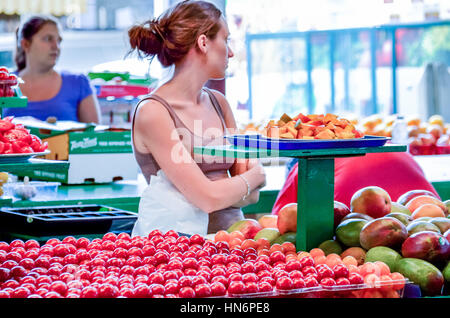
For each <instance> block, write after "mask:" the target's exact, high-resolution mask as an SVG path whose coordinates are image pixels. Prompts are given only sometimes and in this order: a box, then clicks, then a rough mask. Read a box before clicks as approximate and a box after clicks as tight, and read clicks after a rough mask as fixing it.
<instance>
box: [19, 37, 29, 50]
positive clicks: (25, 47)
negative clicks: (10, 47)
mask: <svg viewBox="0 0 450 318" xmlns="http://www.w3.org/2000/svg"><path fill="white" fill-rule="evenodd" d="M29 47H30V41H28V40H26V39H22V40H20V48H21V49H22V50H24V51H27V50H28V48H29Z"/></svg>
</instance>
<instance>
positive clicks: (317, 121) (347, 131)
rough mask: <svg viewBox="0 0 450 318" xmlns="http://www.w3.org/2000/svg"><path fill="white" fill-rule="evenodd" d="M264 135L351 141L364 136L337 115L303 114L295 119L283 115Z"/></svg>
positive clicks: (272, 123) (270, 122)
mask: <svg viewBox="0 0 450 318" xmlns="http://www.w3.org/2000/svg"><path fill="white" fill-rule="evenodd" d="M262 134H263V135H265V136H267V137H270V138H285V139H349V138H361V137H363V136H364V134H363V133H362V132H361V131H359V130H358V129H356V127H355V126H354V124H352V123H351V122H350V121H349V120H347V119H344V118H339V117H338V116H337V115H333V114H326V115H323V114H320V115H317V114H311V115H303V114H302V113H299V114H298V115H297V116H295V117H294V118H291V117H290V116H288V115H286V114H283V116H282V117H281V118H280V120H278V122H275V120H270V121H269V122H268V123H267V125H266V126H265V128H264V129H263V131H262Z"/></svg>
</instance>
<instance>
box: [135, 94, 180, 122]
mask: <svg viewBox="0 0 450 318" xmlns="http://www.w3.org/2000/svg"><path fill="white" fill-rule="evenodd" d="M149 99H153V100H156V101H157V102H159V103H160V104H161V105H163V106H164V107H165V108H166V109H167V111H168V112H169V115H170V117H172V120H173V121H174V124H175V127H179V126H180V125H181V126H184V124H183V122H182V121H181V120H180V118H179V117H178V116H177V113H176V112H175V111H174V110H173V108H172V106H170V104H169V103H168V102H167V101H166V100H165V99H164V98H162V97H160V96H158V95H156V94H151V95H147V96H146V97H144V98H143V99H142V100H140V101H139V103H138V104H137V106H136V107H135V109H134V114H133V120H132V126H134V118H135V117H136V112H137V110H138V108H139V105H141V103H142V102H144V101H146V100H149Z"/></svg>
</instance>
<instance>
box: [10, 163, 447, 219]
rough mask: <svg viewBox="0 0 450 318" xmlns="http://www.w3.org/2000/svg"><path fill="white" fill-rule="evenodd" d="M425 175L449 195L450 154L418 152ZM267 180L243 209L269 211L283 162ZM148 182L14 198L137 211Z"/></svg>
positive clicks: (88, 186)
mask: <svg viewBox="0 0 450 318" xmlns="http://www.w3.org/2000/svg"><path fill="white" fill-rule="evenodd" d="M414 158H415V159H416V161H417V162H418V163H419V165H420V166H421V167H422V169H423V171H424V173H425V176H426V177H427V179H428V180H429V181H430V182H431V183H432V184H433V186H434V187H435V188H436V191H437V192H438V193H439V195H440V196H441V198H442V199H443V200H446V199H449V198H450V155H439V156H416V157H414ZM265 171H266V179H267V184H266V186H265V187H264V188H262V189H261V193H260V200H259V202H258V203H256V204H253V205H250V206H247V207H245V208H244V209H243V210H244V213H246V214H257V213H270V212H271V209H272V206H273V203H274V202H275V199H276V197H277V195H278V191H279V190H280V189H281V188H282V186H283V184H284V181H285V178H286V175H287V172H286V167H285V166H284V165H268V166H265ZM146 186H147V183H146V181H145V179H144V176H143V175H142V174H140V175H139V176H138V179H137V180H129V181H118V182H114V183H107V184H84V185H61V186H60V187H59V188H58V191H57V194H56V196H55V198H54V199H52V200H46V201H40V200H32V201H19V200H13V201H12V206H13V207H29V206H44V205H72V204H92V203H95V204H102V205H108V206H111V207H115V208H118V209H123V210H127V211H132V212H137V210H138V205H139V197H140V195H141V193H142V191H144V189H145V187H146Z"/></svg>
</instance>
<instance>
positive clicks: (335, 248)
mask: <svg viewBox="0 0 450 318" xmlns="http://www.w3.org/2000/svg"><path fill="white" fill-rule="evenodd" d="M319 248H320V249H321V250H322V251H323V252H324V253H325V255H328V254H332V253H335V254H338V255H340V254H341V253H342V247H341V245H340V244H339V242H338V241H335V240H326V241H324V242H322V243H320V245H319Z"/></svg>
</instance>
